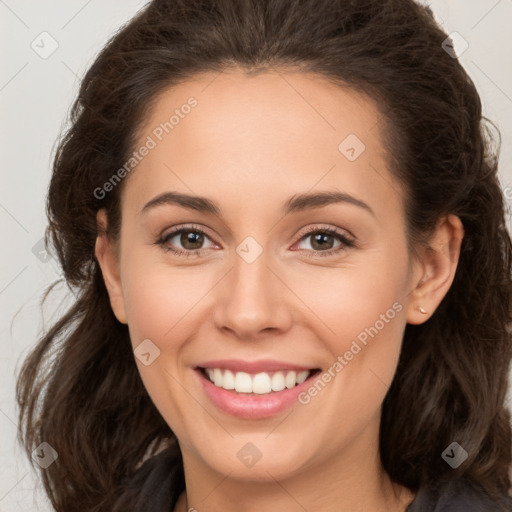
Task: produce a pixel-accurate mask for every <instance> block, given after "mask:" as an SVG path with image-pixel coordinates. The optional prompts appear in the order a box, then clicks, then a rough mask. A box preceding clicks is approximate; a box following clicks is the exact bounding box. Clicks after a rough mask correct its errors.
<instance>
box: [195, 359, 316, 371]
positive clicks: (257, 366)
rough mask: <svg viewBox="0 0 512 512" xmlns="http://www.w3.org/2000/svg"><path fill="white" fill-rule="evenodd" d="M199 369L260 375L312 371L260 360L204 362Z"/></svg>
mask: <svg viewBox="0 0 512 512" xmlns="http://www.w3.org/2000/svg"><path fill="white" fill-rule="evenodd" d="M197 366H198V367H199V368H222V369H225V370H231V371H232V372H246V373H260V372H277V371H280V370H294V371H299V372H300V371H303V370H312V369H314V368H313V367H311V366H302V365H299V364H294V363H288V362H286V361H276V360H272V359H261V360H259V361H244V360H242V359H220V360H216V361H205V362H204V363H200V364H198V365H197Z"/></svg>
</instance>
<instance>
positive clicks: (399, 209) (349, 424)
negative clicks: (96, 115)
mask: <svg viewBox="0 0 512 512" xmlns="http://www.w3.org/2000/svg"><path fill="white" fill-rule="evenodd" d="M173 115H174V117H173V118H172V119H171V116H173ZM380 118H381V114H380V113H379V112H378V111H377V109H376V107H375V105H374V104H373V103H372V102H371V101H370V100H368V99H366V98H365V97H363V96H362V95H359V94H357V93H356V92H354V91H353V90H350V89H342V88H339V87H336V86H334V85H332V84H329V83H327V82H326V81H324V80H321V79H320V78H319V77H315V76H310V75H305V74H299V73H292V72H280V73H277V72H267V73H264V74H260V75H257V76H253V77H247V76H245V75H244V74H243V73H242V72H238V71H230V72H224V73H221V74H220V75H216V74H204V75H201V76H199V77H197V78H196V79H194V80H192V81H188V82H186V83H182V84H181V85H179V86H176V87H174V88H172V89H170V90H167V91H166V92H165V93H164V94H162V95H161V96H160V97H159V99H158V101H157V103H156V104H155V106H154V108H153V110H152V113H151V115H150V118H149V119H148V120H147V122H146V123H145V125H144V129H143V130H142V131H141V135H140V138H139V141H138V143H137V144H136V147H135V150H136V151H137V153H138V157H137V159H140V162H139V163H138V165H137V167H136V169H134V170H133V171H130V174H129V175H128V176H127V177H126V178H125V179H126V180H127V181H126V183H125V184H124V185H125V188H124V190H123V195H122V227H121V235H120V253H119V266H118V267H116V268H117V270H115V271H113V272H112V273H111V274H110V276H107V280H108V286H109V292H110V295H111V301H112V306H113V309H114V311H115V313H116V315H117V317H118V318H119V319H120V320H121V321H126V322H127V323H128V325H129V331H130V336H131V340H132V343H133V347H134V349H135V354H136V362H137V365H138V368H139V371H140V374H141V377H142V379H143V382H144V385H145V386H146V388H147V390H148V392H149V394H150V396H151V398H152V400H153V401H154V403H155V405H156V407H157V408H158V409H159V411H160V413H161V414H162V416H163V417H164V418H165V420H166V421H167V423H168V424H169V426H170V427H171V428H172V430H173V431H174V432H175V433H176V435H177V437H178V440H179V442H180V446H181V448H182V451H183V454H184V457H185V460H186V465H187V464H188V465H189V467H195V468H209V470H210V471H214V472H220V473H222V474H224V475H226V474H228V473H229V474H231V476H232V477H240V478H247V479H256V480H268V479H270V478H271V476H270V475H272V478H275V479H277V480H280V479H282V478H284V477H285V476H291V475H293V474H296V473H299V472H301V471H305V470H311V469H313V468H315V467H317V468H318V467H320V465H322V464H327V463H328V461H332V460H334V457H337V459H336V460H343V461H344V463H346V462H347V460H349V461H350V460H353V461H355V460H372V461H374V455H375V451H376V448H377V445H376V440H377V437H378V429H379V421H380V414H381V404H382V401H383V399H384V397H385V395H386V392H387V391H388V387H389V385H390V383H391V381H392V379H393V375H394V373H395V370H396V366H397V361H398V357H399V353H400V347H401V340H402V335H403V332H404V328H405V325H406V323H407V322H408V321H413V323H414V321H415V320H417V319H418V317H421V315H420V314H419V313H413V312H412V309H413V308H412V306H411V304H410V301H411V298H410V295H409V294H410V292H411V290H412V289H413V288H414V286H415V284H416V283H417V281H418V280H419V278H420V277H421V274H420V273H419V270H418V269H419V267H417V266H416V264H415V263H414V264H413V263H412V262H411V261H410V260H409V255H408V252H407V246H406V236H405V219H404V211H403V205H402V191H401V187H400V185H399V184H398V183H397V182H396V181H395V179H394V178H393V177H392V176H391V174H390V173H389V171H388V170H387V162H386V152H385V150H384V147H383V143H382V140H381V134H380V129H381V124H379V120H380ZM142 146H145V147H146V150H144V149H142V150H141V149H140V148H141V147H142ZM166 194H167V196H166ZM171 194H176V196H174V198H175V199H176V198H177V199H176V200H173V196H171ZM184 197H185V198H186V199H183V198H184ZM194 197H200V198H201V199H193V198H194ZM155 199H158V200H156V201H155ZM186 204H188V206H186ZM211 205H214V207H212V206H211ZM177 229H183V230H184V232H183V233H176V232H175V230H177ZM174 250H176V251H179V253H175V252H174ZM104 272H105V269H104ZM117 272H119V275H117ZM415 315H417V316H415ZM417 323H419V321H418V322H417ZM141 343H142V345H140V344H141ZM139 345H140V347H139ZM201 368H209V369H210V372H211V373H212V376H213V379H214V380H216V382H217V385H215V384H214V383H212V382H210V380H209V378H208V376H207V373H208V371H206V372H205V371H203V370H201ZM215 368H217V370H214V369H215ZM226 370H229V371H230V372H231V373H230V374H228V373H226ZM293 370H296V373H295V374H294V373H292V371H293ZM307 370H310V371H311V372H310V373H307ZM313 370H315V372H316V373H315V372H313ZM256 374H258V376H257V377H254V376H255V375H256ZM329 376H330V378H329ZM306 377H308V378H307V379H306V380H305V381H304V382H302V383H301V384H298V385H297V386H295V384H296V382H297V379H298V381H299V382H300V381H302V380H303V379H304V378H306ZM233 385H236V389H238V391H236V389H235V390H232V389H231V390H229V389H223V388H222V386H224V387H226V388H230V387H232V386H233ZM287 385H288V386H290V387H289V388H288V387H287ZM283 387H284V388H285V389H284V390H281V391H278V390H279V389H282V388H283ZM273 388H274V390H272V389H273ZM340 454H342V455H343V457H341V458H340V457H339V456H340ZM358 457H359V458H360V459H357V458H358ZM349 466H350V465H348V466H347V467H349Z"/></svg>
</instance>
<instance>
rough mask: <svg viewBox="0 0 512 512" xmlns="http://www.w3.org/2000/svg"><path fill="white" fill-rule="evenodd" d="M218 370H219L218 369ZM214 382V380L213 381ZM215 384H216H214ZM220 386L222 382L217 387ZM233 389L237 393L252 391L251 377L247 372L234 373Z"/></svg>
mask: <svg viewBox="0 0 512 512" xmlns="http://www.w3.org/2000/svg"><path fill="white" fill-rule="evenodd" d="M219 371H220V370H219ZM214 384H215V382H214ZM215 385H216V386H217V384H215ZM221 387H222V384H221V385H220V386H219V388H221ZM235 391H238V393H252V379H251V376H250V375H249V374H248V373H245V372H236V374H235Z"/></svg>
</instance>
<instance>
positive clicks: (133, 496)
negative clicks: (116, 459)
mask: <svg viewBox="0 0 512 512" xmlns="http://www.w3.org/2000/svg"><path fill="white" fill-rule="evenodd" d="M125 487H126V491H125V492H123V494H122V495H121V496H119V499H118V500H117V502H116V504H115V507H114V509H113V512H117V511H119V512H121V510H122V511H123V512H127V511H130V512H143V511H144V512H145V511H147V510H151V511H152V512H160V511H162V512H164V511H165V512H168V511H169V510H172V508H173V507H174V505H175V504H176V501H177V500H178V497H179V495H180V493H181V492H182V491H183V489H184V488H185V479H184V475H183V466H182V458H181V453H180V450H179V447H178V446H177V445H173V446H170V447H168V448H166V449H164V450H162V451H161V452H159V453H158V454H156V455H154V456H152V457H150V458H149V459H147V460H146V461H144V463H143V464H142V465H141V466H140V467H139V469H138V470H137V471H136V472H135V474H134V475H133V476H132V478H131V479H130V481H129V482H128V483H127V484H126V486H125Z"/></svg>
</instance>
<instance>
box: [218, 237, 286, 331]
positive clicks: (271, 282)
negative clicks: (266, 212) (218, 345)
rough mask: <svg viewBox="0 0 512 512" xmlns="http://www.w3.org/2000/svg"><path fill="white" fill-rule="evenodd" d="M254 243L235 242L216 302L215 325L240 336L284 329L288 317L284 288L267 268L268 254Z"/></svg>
mask: <svg viewBox="0 0 512 512" xmlns="http://www.w3.org/2000/svg"><path fill="white" fill-rule="evenodd" d="M258 246H259V249H258ZM258 246H256V244H255V243H254V241H253V240H245V241H243V242H242V243H241V244H239V246H238V247H237V249H236V254H234V255H233V268H232V270H231V272H229V273H228V275H227V276H226V277H225V279H224V280H223V281H224V283H223V285H222V293H221V294H220V295H221V297H219V299H218V301H217V304H216V312H215V319H216V322H217V325H218V327H219V328H222V327H227V328H229V329H231V330H233V331H236V332H237V333H238V334H239V335H240V336H250V335H254V334H257V333H258V332H259V331H261V330H264V329H268V328H284V327H285V324H286V322H287V319H288V314H287V312H286V298H285V296H284V295H285V293H284V292H285V290H284V287H283V285H282V283H280V281H279V279H277V278H276V276H274V275H273V273H272V272H271V271H270V270H269V268H268V266H270V265H271V262H270V259H271V258H270V254H269V253H268V252H267V251H265V250H264V249H263V247H262V246H260V245H259V244H258ZM288 320H289V319H288Z"/></svg>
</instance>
